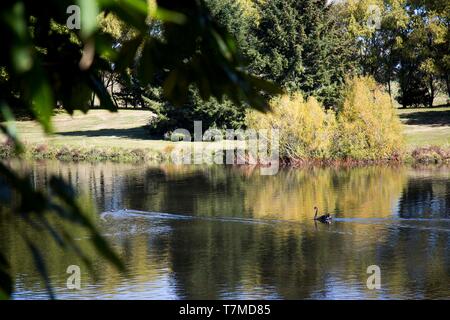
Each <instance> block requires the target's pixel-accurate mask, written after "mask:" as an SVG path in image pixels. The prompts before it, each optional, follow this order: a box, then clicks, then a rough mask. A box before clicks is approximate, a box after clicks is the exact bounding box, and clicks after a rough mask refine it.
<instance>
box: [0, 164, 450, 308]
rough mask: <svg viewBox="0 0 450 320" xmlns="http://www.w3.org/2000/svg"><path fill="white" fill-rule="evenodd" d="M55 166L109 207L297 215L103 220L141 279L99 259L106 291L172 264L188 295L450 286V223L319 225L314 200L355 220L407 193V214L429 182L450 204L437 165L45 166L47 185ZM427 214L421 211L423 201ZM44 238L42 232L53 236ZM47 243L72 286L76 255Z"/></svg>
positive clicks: (17, 264) (388, 208)
mask: <svg viewBox="0 0 450 320" xmlns="http://www.w3.org/2000/svg"><path fill="white" fill-rule="evenodd" d="M55 170H58V171H57V172H59V173H60V174H61V175H64V176H65V177H70V179H72V180H71V181H72V183H74V184H75V185H76V186H77V187H78V188H79V189H80V190H85V189H88V190H90V192H91V194H92V195H93V196H94V197H95V198H96V201H97V203H98V204H99V206H100V207H102V208H106V209H111V208H123V207H127V208H132V209H139V210H149V211H162V212H173V213H186V214H193V215H194V214H195V215H201V216H220V217H224V216H240V217H255V218H258V219H264V218H276V219H279V220H286V222H279V223H269V224H264V223H259V224H251V223H241V222H233V221H215V220H201V219H194V220H189V221H185V220H166V221H159V222H158V221H154V220H152V219H147V218H145V217H142V218H129V219H124V220H114V219H113V220H108V221H107V222H104V223H103V224H102V226H103V228H104V230H105V233H106V234H109V235H111V237H110V239H111V240H113V242H114V243H115V246H116V247H117V248H118V249H119V250H120V252H121V255H122V256H123V257H124V259H125V260H126V262H127V264H128V265H129V266H130V268H131V275H132V279H131V280H127V279H124V278H123V277H121V276H120V275H118V274H116V273H115V272H114V271H113V270H112V269H109V268H108V267H107V266H105V265H104V264H103V262H102V261H98V265H97V266H96V267H97V268H98V269H99V270H102V271H103V274H104V275H107V277H100V279H99V283H100V284H101V285H99V287H98V289H97V290H99V292H101V293H104V294H108V293H114V292H118V291H119V288H122V289H121V290H124V288H125V290H126V288H127V284H128V281H129V282H131V283H133V284H138V285H139V284H141V287H140V289H139V288H136V287H134V289H133V290H146V288H147V289H148V286H147V287H146V284H148V283H152V282H155V281H157V280H158V279H160V278H161V277H162V276H163V274H168V275H169V277H170V278H171V285H172V286H173V287H174V289H175V292H176V294H177V296H178V297H181V298H191V299H196V298H210V299H214V298H224V297H232V298H239V297H274V298H288V299H296V298H309V297H316V298H319V297H332V296H333V295H334V294H336V291H338V292H339V291H340V292H341V294H342V296H341V297H345V296H346V295H351V294H359V296H363V297H367V298H377V297H380V296H381V297H382V296H383V295H388V296H390V297H402V296H404V295H410V297H420V296H421V295H422V296H423V297H436V296H441V297H445V296H448V294H449V291H448V290H449V289H448V283H449V280H450V254H449V252H450V250H449V243H450V242H449V236H448V234H449V233H448V232H445V231H439V230H438V229H439V228H433V226H431V227H432V228H428V229H420V228H416V227H417V226H416V225H414V224H407V225H405V226H404V227H401V226H397V225H383V224H360V223H355V222H349V223H336V224H334V225H332V226H330V227H327V226H324V225H319V226H317V229H316V228H315V227H314V224H313V223H312V221H311V215H312V213H311V207H313V206H314V205H318V206H320V208H323V209H327V210H329V211H331V212H334V213H336V215H337V216H338V217H343V218H351V217H359V218H371V217H378V218H380V217H389V216H390V215H391V214H392V212H393V211H395V206H396V204H397V203H398V204H399V212H400V215H403V216H404V217H406V215H404V214H403V212H414V204H415V203H416V202H417V201H422V200H417V199H421V198H420V197H423V192H424V191H423V190H427V191H426V192H428V194H430V193H429V192H432V193H431V194H432V198H433V199H436V200H437V202H434V203H439V205H440V206H441V208H444V207H445V208H448V205H447V204H448V194H449V189H448V188H449V184H448V182H445V179H437V180H436V179H435V178H433V177H430V174H428V175H427V174H425V177H417V176H416V174H417V172H416V171H408V170H407V169H405V168H390V167H370V168H356V169H346V170H336V169H330V168H328V169H307V170H283V171H281V172H280V173H279V175H277V176H275V177H264V176H260V175H259V174H258V171H255V172H253V173H252V172H249V171H248V170H247V169H244V168H243V169H231V168H218V167H176V166H164V167H145V166H144V167H139V166H133V165H120V166H118V165H112V164H99V165H96V166H90V165H85V164H76V165H75V164H68V165H67V166H61V165H60V164H56V165H55V164H41V165H38V166H37V167H36V168H35V170H34V178H33V179H35V181H36V184H41V183H45V177H46V175H47V174H49V173H50V172H54V171H55ZM426 177H428V180H426V179H425V184H423V185H421V181H423V179H424V178H426ZM419 178H420V179H419ZM408 179H409V180H408ZM435 182H436V183H435ZM428 184H431V186H428ZM414 188H419V189H420V188H422V189H420V190H419V191H414ZM411 189H412V190H413V191H414V192H411ZM430 190H431V191H430ZM429 198H430V196H429V195H428V196H427V197H425V198H424V199H429ZM442 201H443V202H442ZM446 201H447V202H446ZM408 206H409V207H408ZM418 210H419V209H418ZM418 212H419V213H414V215H420V212H423V211H418ZM414 215H411V216H414ZM419 227H420V226H419ZM437 227H439V226H437ZM444 227H445V226H444ZM158 230H159V231H158ZM161 230H162V231H161ZM5 231H6V232H5ZM7 231H8V224H5V223H3V224H0V234H3V235H5V234H8V232H7ZM74 232H76V231H74ZM80 236H82V235H80ZM16 237H17V236H15V235H14V234H11V233H9V234H8V238H7V243H8V247H9V250H8V251H9V252H10V253H11V254H14V255H15V256H17V258H16V259H15V260H13V268H16V269H17V270H18V271H19V272H18V273H19V274H20V273H22V274H24V273H25V274H26V273H27V272H28V273H29V270H30V269H29V268H31V267H32V262H31V258H30V257H28V256H26V255H25V254H24V253H22V249H23V251H25V249H24V248H22V247H21V245H20V239H17V238H16ZM34 237H35V238H34V239H35V241H37V242H41V243H46V241H47V240H46V239H45V238H40V237H39V236H38V235H34ZM3 239H4V238H2V240H3ZM2 242H3V241H2ZM3 243H5V242H3ZM47 251H48V252H47V256H48V257H47V258H48V259H49V266H50V274H51V275H53V276H54V278H55V279H60V284H61V286H63V285H64V281H63V280H65V268H66V267H67V262H68V261H71V263H72V261H73V259H74V257H72V256H67V255H66V254H65V253H64V252H63V251H62V250H59V249H58V248H56V247H52V246H50V247H49V248H48V250H47ZM371 264H378V265H380V267H381V268H382V271H383V280H382V281H383V285H385V286H386V287H385V288H384V291H383V292H382V293H381V294H380V293H374V292H369V291H368V290H366V289H365V282H366V279H367V274H366V268H367V266H368V265H371ZM59 277H62V278H59ZM61 279H63V280H61ZM35 280H36V279H34V281H35ZM24 281H25V282H24V284H23V286H24V287H27V288H32V287H33V286H34V285H35V283H34V281H32V280H30V278H28V280H26V278H24ZM350 288H351V289H350ZM355 297H356V296H355ZM155 298H156V297H155Z"/></svg>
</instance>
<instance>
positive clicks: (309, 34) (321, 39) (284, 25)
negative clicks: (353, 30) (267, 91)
mask: <svg viewBox="0 0 450 320" xmlns="http://www.w3.org/2000/svg"><path fill="white" fill-rule="evenodd" d="M326 3H327V1H324V0H302V1H296V0H286V1H282V0H273V1H264V2H261V3H259V5H258V10H259V11H258V12H259V20H258V24H257V25H253V26H252V28H251V34H250V36H249V37H250V40H249V41H250V42H251V43H252V46H254V47H255V49H253V50H248V51H246V53H247V54H248V59H249V60H251V61H253V62H252V63H251V65H250V71H251V72H252V73H253V74H256V75H259V76H262V77H264V78H265V79H269V80H271V81H274V82H276V83H278V84H280V85H282V86H283V87H285V88H286V89H288V90H289V91H292V92H293V91H298V90H301V91H302V92H304V93H305V95H306V96H311V95H314V96H315V97H317V98H318V99H319V101H322V102H324V104H325V105H326V106H327V107H331V106H335V107H336V106H337V104H338V102H339V100H340V99H341V97H342V96H341V90H342V85H343V83H344V82H345V77H346V75H350V74H353V73H354V71H355V69H356V67H355V65H354V55H355V54H356V52H355V49H356V47H355V46H354V45H353V43H352V39H351V38H350V37H348V36H347V34H348V32H347V30H346V28H347V27H346V25H345V24H343V23H342V21H341V20H340V18H339V11H338V8H337V7H335V6H327V4H326Z"/></svg>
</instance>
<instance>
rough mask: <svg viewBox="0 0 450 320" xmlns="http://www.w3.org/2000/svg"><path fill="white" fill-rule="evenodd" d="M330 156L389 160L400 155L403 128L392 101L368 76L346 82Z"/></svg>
mask: <svg viewBox="0 0 450 320" xmlns="http://www.w3.org/2000/svg"><path fill="white" fill-rule="evenodd" d="M337 122H338V123H337V132H336V136H335V143H334V144H333V151H332V153H333V154H335V155H336V156H337V157H338V158H347V159H354V160H381V159H392V158H393V157H397V156H398V154H400V153H401V150H402V146H403V136H402V126H401V123H400V119H399V118H398V116H397V114H396V113H395V110H394V107H393V105H392V102H391V99H390V97H389V95H388V94H387V93H385V92H384V91H383V90H382V89H381V88H380V87H379V86H378V85H377V83H376V82H375V80H374V79H372V78H369V77H358V78H354V79H351V80H348V81H347V85H346V90H345V99H344V102H343V104H342V106H341V108H340V110H339V112H338V118H337Z"/></svg>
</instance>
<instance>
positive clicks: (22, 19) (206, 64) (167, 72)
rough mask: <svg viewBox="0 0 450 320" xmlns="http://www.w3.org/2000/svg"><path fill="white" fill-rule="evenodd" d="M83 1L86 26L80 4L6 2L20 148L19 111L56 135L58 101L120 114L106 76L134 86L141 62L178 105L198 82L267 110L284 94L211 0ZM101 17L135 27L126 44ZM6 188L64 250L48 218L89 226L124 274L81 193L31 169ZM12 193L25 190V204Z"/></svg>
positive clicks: (3, 288) (7, 62) (5, 176)
mask: <svg viewBox="0 0 450 320" xmlns="http://www.w3.org/2000/svg"><path fill="white" fill-rule="evenodd" d="M76 4H77V5H78V6H79V7H80V12H81V28H80V29H79V30H77V29H74V30H69V29H68V27H67V26H66V22H67V19H68V14H67V8H68V7H69V6H71V5H73V1H69V0H58V1H56V0H48V1H46V2H45V4H43V3H42V2H37V1H31V0H6V1H2V2H1V4H0V10H1V11H0V29H1V30H2V50H1V52H0V120H1V121H5V120H6V121H7V122H4V123H2V124H1V125H0V129H1V130H2V131H3V133H4V134H6V135H7V136H8V139H9V142H10V143H12V144H13V145H14V148H15V152H16V153H21V152H22V151H23V146H22V145H21V143H20V140H19V138H18V137H17V134H16V130H15V127H14V125H13V121H12V120H13V119H14V117H13V114H14V112H13V111H15V110H17V109H25V110H29V111H30V113H31V114H32V115H33V116H34V117H35V118H36V119H37V120H38V121H39V123H40V124H41V125H42V127H43V128H44V129H45V131H46V132H47V133H50V132H52V129H53V128H52V123H51V118H52V116H53V112H54V108H55V107H56V106H57V105H60V106H61V107H62V108H64V109H65V110H66V111H67V112H69V113H71V114H72V113H73V111H74V110H76V109H81V110H82V111H84V112H87V111H88V109H89V107H90V106H91V105H92V103H91V99H92V96H93V95H95V96H96V97H97V98H98V99H99V101H100V103H101V105H102V107H103V108H107V109H109V110H111V111H115V110H117V103H116V101H114V100H113V99H112V98H111V95H110V92H109V91H108V90H107V88H106V86H105V84H104V83H103V81H102V74H104V73H108V72H109V73H111V72H114V73H115V74H118V75H121V78H122V79H123V80H124V81H125V82H127V81H128V82H129V81H131V79H130V72H129V70H130V69H131V67H134V66H138V67H137V68H135V70H136V74H135V76H136V77H137V78H138V79H139V80H140V82H141V83H142V84H143V85H146V84H150V83H152V82H154V81H158V82H159V83H161V84H162V90H163V94H164V96H165V97H166V99H168V101H170V102H171V103H173V104H182V103H183V102H184V101H185V100H186V99H187V96H188V92H189V88H190V86H192V85H194V86H196V87H197V88H198V90H199V95H200V97H201V98H202V99H208V98H210V97H216V98H218V99H221V98H222V97H223V96H224V95H226V96H227V97H228V98H229V99H230V100H231V101H233V102H235V103H236V104H239V103H242V102H247V103H249V104H251V105H252V106H254V107H256V108H259V109H261V110H266V109H267V103H266V98H265V96H266V95H267V94H269V93H270V94H273V93H277V92H280V90H279V89H278V88H277V87H275V86H273V85H271V84H270V83H268V82H266V81H262V80H260V79H258V78H256V77H254V76H251V75H248V74H247V73H246V72H245V71H244V70H245V64H244V63H243V61H242V59H241V58H240V55H239V52H238V51H237V48H236V45H235V40H234V39H233V37H232V36H230V34H228V33H227V32H226V31H225V29H224V28H222V27H221V26H220V25H219V24H218V23H216V21H214V20H213V19H212V18H211V16H210V14H209V11H208V9H207V8H206V6H205V5H204V3H203V2H202V1H196V0H184V1H181V2H180V1H170V0H158V1H146V0H127V1H115V0H95V1H87V0H78V1H76ZM100 14H102V15H104V16H105V15H108V14H114V16H115V17H117V18H118V19H119V20H120V21H121V22H122V23H124V24H125V25H126V26H127V28H128V29H132V30H133V32H131V34H129V35H128V37H127V38H126V39H124V41H123V42H122V43H120V46H118V43H117V41H116V40H115V39H114V37H113V36H112V35H111V34H110V33H108V32H103V31H102V29H99V28H98V20H97V19H98V16H99V15H100ZM149 21H150V22H149ZM155 21H156V22H157V24H158V32H156V33H150V32H149V24H152V23H155ZM0 184H1V185H0V186H1V194H0V200H1V201H2V204H5V205H7V206H9V207H11V208H12V211H7V212H8V213H9V212H14V213H16V214H20V215H22V216H23V217H24V219H25V221H27V222H29V223H30V225H31V226H33V227H36V228H46V229H47V231H48V232H49V233H51V234H52V236H53V238H54V240H55V241H56V242H57V243H58V244H59V245H60V246H61V247H63V248H71V249H72V250H77V249H76V247H74V246H73V245H72V246H70V244H71V243H72V240H73V239H71V238H70V236H66V234H65V233H64V230H61V229H58V228H57V226H52V225H49V224H48V223H46V218H45V214H46V213H52V214H56V215H59V216H61V217H62V218H63V219H65V220H67V221H71V222H73V223H79V224H81V225H82V226H84V227H85V228H87V229H88V230H90V231H91V234H92V241H93V242H94V243H95V244H96V248H97V250H98V251H99V252H100V253H101V254H103V255H104V256H105V257H106V258H108V259H109V261H110V262H112V263H114V264H115V265H116V267H118V268H119V269H121V270H123V263H122V262H121V261H120V260H119V258H118V257H117V255H116V254H115V253H114V252H113V251H112V250H111V248H110V247H109V246H108V245H107V243H106V242H105V241H104V240H103V238H102V237H101V236H100V235H99V233H98V232H97V231H96V229H95V226H94V225H93V224H92V223H90V222H89V220H87V218H86V217H87V216H88V215H87V214H86V213H85V212H83V209H82V208H81V207H80V206H79V205H78V203H77V202H76V201H75V198H76V196H77V195H76V194H75V192H74V191H73V190H72V188H71V187H70V186H69V185H68V184H66V183H64V182H63V181H62V180H61V179H58V178H57V177H53V178H52V179H51V182H50V184H51V185H50V187H51V190H52V192H50V193H47V192H44V191H39V190H34V189H33V187H32V185H31V183H30V180H29V179H28V177H27V176H26V175H25V176H21V175H19V174H18V173H17V172H15V171H14V169H12V168H11V167H9V166H7V165H6V164H1V165H0ZM11 194H14V195H17V198H15V200H16V202H17V203H18V204H16V202H14V201H13V199H12V198H11ZM55 201H56V203H59V202H62V204H63V205H61V206H59V205H57V204H56V203H55ZM31 218H32V219H31ZM24 237H26V235H24ZM25 240H27V239H26V238H25ZM29 248H30V251H31V254H32V255H33V257H34V258H35V261H36V266H37V267H38V269H39V271H40V272H41V275H42V277H43V279H44V280H45V282H46V284H47V288H48V290H49V292H50V293H51V284H50V280H49V278H48V277H47V272H46V266H45V261H44V260H43V259H42V256H41V253H40V251H41V250H42V248H37V247H35V246H34V244H33V243H31V242H29ZM77 253H78V254H80V255H81V256H82V255H83V253H82V252H78V251H77ZM12 290H13V283H12V275H11V274H10V270H9V267H8V257H7V256H6V255H5V254H4V253H3V252H0V294H1V297H9V296H10V294H11V292H12ZM51 297H53V295H51Z"/></svg>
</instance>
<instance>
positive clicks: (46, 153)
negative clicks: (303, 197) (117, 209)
mask: <svg viewBox="0 0 450 320" xmlns="http://www.w3.org/2000/svg"><path fill="white" fill-rule="evenodd" d="M24 147H25V150H24V152H23V154H21V155H20V156H19V157H17V155H16V153H15V150H14V146H12V145H11V144H7V143H3V144H1V145H0V160H9V159H15V158H19V159H23V160H59V161H66V162H67V161H73V162H80V161H86V162H102V161H112V162H119V163H142V162H150V163H171V161H172V160H171V152H172V151H173V150H174V148H175V147H173V146H171V145H168V146H167V147H166V148H164V149H161V150H157V149H149V148H133V149H128V148H123V147H116V148H109V147H107V148H102V147H98V146H97V147H87V148H80V147H76V146H52V145H47V144H36V145H30V144H25V146H24ZM236 150H237V149H235V151H236ZM224 153H225V150H224ZM192 162H193V163H194V161H192ZM224 163H225V161H224ZM380 164H450V147H442V146H436V145H432V146H420V147H415V148H413V149H411V150H408V151H405V152H404V154H401V155H400V154H399V155H398V157H396V158H392V159H380V160H355V159H351V158H348V159H287V158H280V165H281V166H284V167H303V166H330V167H336V166H342V167H352V166H365V165H380ZM236 165H238V164H236ZM245 165H250V164H245Z"/></svg>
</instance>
